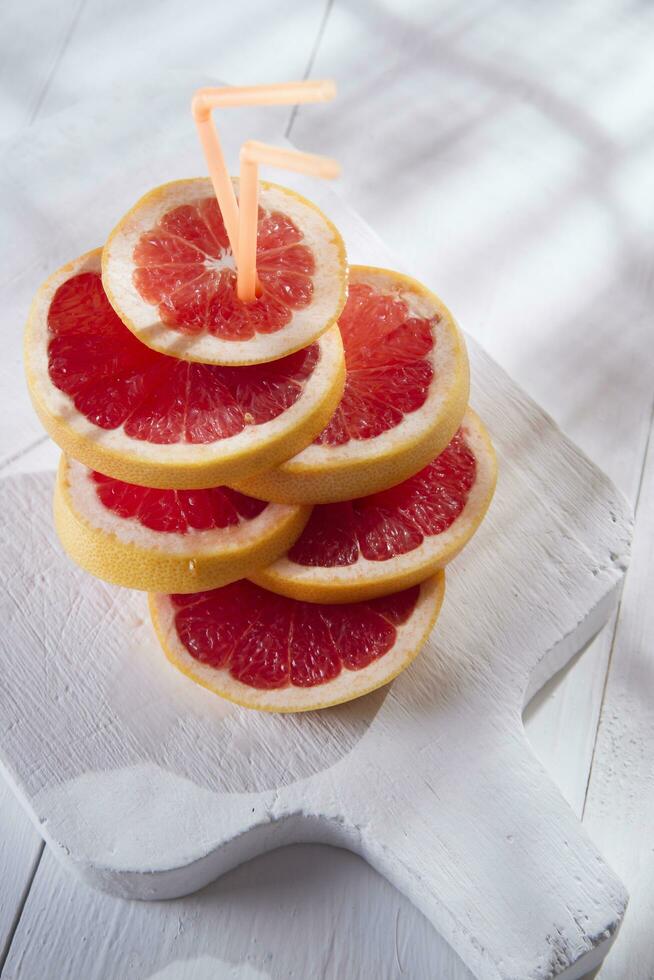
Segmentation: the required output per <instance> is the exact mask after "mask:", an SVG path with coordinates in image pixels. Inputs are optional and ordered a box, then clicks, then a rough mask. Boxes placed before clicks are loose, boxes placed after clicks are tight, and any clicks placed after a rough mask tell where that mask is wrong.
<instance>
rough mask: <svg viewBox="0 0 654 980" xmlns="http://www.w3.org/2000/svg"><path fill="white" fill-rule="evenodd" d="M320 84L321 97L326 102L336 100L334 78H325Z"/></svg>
mask: <svg viewBox="0 0 654 980" xmlns="http://www.w3.org/2000/svg"><path fill="white" fill-rule="evenodd" d="M319 84H320V95H321V97H322V99H323V100H324V101H325V102H330V101H331V100H332V99H334V98H336V82H335V81H334V79H333V78H323V79H322V81H321V82H320V83H319Z"/></svg>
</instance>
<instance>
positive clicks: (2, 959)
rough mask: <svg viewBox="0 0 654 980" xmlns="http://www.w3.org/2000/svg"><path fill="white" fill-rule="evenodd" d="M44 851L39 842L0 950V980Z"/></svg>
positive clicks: (43, 846)
mask: <svg viewBox="0 0 654 980" xmlns="http://www.w3.org/2000/svg"><path fill="white" fill-rule="evenodd" d="M44 850H45V842H44V841H41V843H40V845H39V852H38V854H37V856H36V859H35V861H34V864H33V866H32V869H31V872H30V875H29V877H28V880H27V882H26V883H25V887H24V888H23V891H22V893H21V896H20V901H19V902H18V906H17V908H16V912H15V913H14V918H13V921H12V923H11V928H10V929H9V932H8V933H7V939H6V942H5V946H4V949H1V950H0V980H1V978H2V976H3V973H4V968H5V964H6V962H7V959H8V957H9V952H10V950H11V947H12V944H13V941H14V937H15V935H16V930H17V929H18V925H19V923H20V920H21V919H22V917H23V911H24V910H25V906H26V904H27V899H28V898H29V894H30V891H31V890H32V885H33V884H34V879H35V877H36V872H37V871H38V870H39V865H40V864H41V858H42V857H43V852H44Z"/></svg>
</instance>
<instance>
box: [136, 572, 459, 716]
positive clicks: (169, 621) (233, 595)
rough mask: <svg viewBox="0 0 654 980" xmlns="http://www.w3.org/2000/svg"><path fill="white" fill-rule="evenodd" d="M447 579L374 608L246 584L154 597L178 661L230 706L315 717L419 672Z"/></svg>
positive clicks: (167, 644)
mask: <svg viewBox="0 0 654 980" xmlns="http://www.w3.org/2000/svg"><path fill="white" fill-rule="evenodd" d="M444 592H445V574H444V572H437V573H436V575H434V576H433V577H432V578H430V579H428V580H427V581H426V582H423V583H422V584H421V585H417V586H414V587H413V588H411V589H406V590H404V591H403V592H398V593H396V594H395V595H390V596H384V597H383V598H382V599H373V600H371V601H370V602H351V603H349V604H347V605H339V606H330V605H325V606H320V605H317V604H315V603H309V602H296V601H295V600H293V599H285V598H283V597H282V596H278V595H274V594H273V593H272V592H267V591H266V590H265V589H262V588H259V586H257V585H254V584H253V583H252V582H248V581H246V580H244V581H240V582H233V583H232V584H231V585H226V586H225V587H224V588H222V589H213V590H212V591H210V592H199V593H196V594H195V595H151V596H150V612H151V615H152V620H153V623H154V627H155V630H156V632H157V636H158V637H159V641H160V643H161V645H162V647H163V649H164V652H165V654H166V656H167V657H168V659H169V660H170V661H171V662H172V663H173V664H174V665H175V667H177V668H178V669H179V670H181V671H182V672H183V673H185V674H186V675H187V676H188V677H190V678H191V679H192V680H194V681H195V682H196V683H198V684H201V685H202V686H203V687H206V688H208V689H209V690H210V691H213V692H214V694H219V695H220V696H221V697H224V698H227V699H228V700H230V701H235V702H236V703H237V704H242V705H243V706H244V707H246V708H258V709H259V710H260V711H309V710H311V709H313V708H326V707H329V706H330V705H334V704H341V703H342V702H343V701H351V700H352V699H353V698H358V697H361V695H363V694H367V693H368V692H369V691H374V690H375V689H376V688H378V687H381V686H382V685H383V684H387V683H388V682H389V681H391V680H392V679H393V678H394V677H396V676H397V674H399V673H400V671H402V670H404V668H405V667H408V665H409V664H410V663H411V661H412V660H413V659H414V658H415V657H416V655H417V654H418V653H419V651H420V649H421V647H422V645H423V644H424V642H425V641H426V639H427V637H428V635H429V631H430V629H431V627H432V626H433V624H434V621H435V620H436V617H437V616H438V613H439V611H440V608H441V604H442V601H443V595H444Z"/></svg>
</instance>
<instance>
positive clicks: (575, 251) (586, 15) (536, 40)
mask: <svg viewBox="0 0 654 980" xmlns="http://www.w3.org/2000/svg"><path fill="white" fill-rule="evenodd" d="M653 43H654V16H653V12H652V11H651V10H644V9H642V8H639V11H638V12H636V11H635V10H634V11H631V12H627V11H626V9H625V7H624V4H622V3H619V2H608V3H605V4H602V5H585V4H578V5H570V6H569V7H567V8H566V11H565V13H563V12H562V11H561V10H558V9H557V11H556V12H555V11H554V10H553V8H551V7H548V6H547V5H541V6H540V7H538V8H532V7H530V8H529V10H528V11H527V10H526V9H525V8H524V6H522V5H520V4H519V3H514V2H509V3H504V4H500V5H498V4H489V3H487V2H484V0H475V2H473V3H472V4H466V5H464V6H461V5H457V4H454V3H446V4H441V5H439V8H438V11H437V12H436V11H435V10H434V8H433V6H432V5H430V4H423V5H414V6H412V7H411V9H407V6H406V4H404V3H403V2H402V0H389V2H388V3H385V4H384V5H383V8H379V9H378V8H375V10H374V13H373V10H372V8H366V7H362V6H354V7H353V6H352V5H350V4H345V3H339V2H338V0H337V2H336V3H335V5H334V8H333V10H332V13H331V15H330V18H329V21H328V24H327V27H326V30H325V32H324V36H323V39H322V42H321V45H320V49H319V51H318V55H317V58H316V60H315V63H314V68H313V74H314V75H315V76H316V77H320V76H323V75H334V76H336V77H337V78H338V79H339V81H340V91H341V99H340V100H339V102H338V103H337V104H334V105H333V106H332V107H328V108H327V110H326V116H325V119H321V120H320V121H317V120H315V119H314V118H313V117H312V115H311V113H309V112H305V111H304V110H303V109H300V111H299V113H298V116H297V119H296V122H295V126H294V130H293V139H294V141H295V142H297V143H298V144H299V145H301V146H303V147H306V148H307V149H311V150H314V151H319V152H323V153H329V154H331V155H334V156H336V157H338V158H339V159H340V160H341V162H342V164H343V180H342V187H343V192H344V193H345V195H346V197H347V198H348V200H350V201H352V202H353V203H356V207H357V209H358V210H359V211H360V213H361V214H362V216H363V217H364V218H365V219H366V220H367V221H368V222H369V223H370V224H371V225H372V227H373V228H374V229H375V230H376V231H377V232H378V233H379V234H380V236H381V237H382V238H383V239H384V241H385V242H387V243H388V244H389V246H390V247H391V248H392V249H393V250H394V251H395V252H396V253H397V254H399V255H401V256H402V260H403V263H404V266H405V267H406V268H408V269H410V270H411V271H412V272H413V274H414V275H417V276H418V277H419V278H423V279H424V280H425V281H427V282H429V283H430V284H431V285H432V286H433V287H434V288H435V289H436V290H437V291H438V292H439V293H440V295H442V296H443V298H444V299H445V301H446V302H447V303H448V304H449V305H450V307H451V308H452V309H453V310H454V311H455V313H456V315H457V317H458V318H459V320H460V322H461V323H462V325H463V326H464V327H465V328H466V329H467V330H468V331H469V332H470V333H471V334H472V335H473V336H474V337H476V338H477V339H479V340H480V341H481V342H482V343H483V344H484V346H485V347H486V348H487V349H488V351H489V353H491V354H492V355H493V356H494V357H495V358H496V359H497V360H498V362H499V363H500V364H502V365H503V366H504V367H506V368H507V370H508V371H509V372H510V373H511V375H512V376H513V377H515V378H517V379H518V381H519V382H520V383H521V384H522V385H523V386H524V387H525V389H526V390H527V391H529V392H530V393H532V394H533V395H534V397H536V398H537V400H538V401H539V402H540V403H541V404H542V405H543V406H544V408H545V409H546V410H547V411H549V412H550V413H551V414H552V415H553V417H554V418H555V419H556V421H557V422H558V423H559V424H560V425H561V427H562V428H563V430H564V431H565V432H567V433H568V434H569V435H570V436H571V437H572V438H573V439H574V440H575V441H576V442H577V443H578V444H579V445H580V446H581V447H582V448H583V449H585V450H586V451H587V452H588V453H589V455H590V456H591V458H592V459H594V460H595V461H596V462H597V463H598V464H599V465H600V466H601V467H602V468H603V469H605V471H606V472H607V473H608V475H609V476H611V477H612V479H613V480H614V481H615V482H616V483H617V485H618V486H619V487H620V488H621V489H622V490H623V491H624V492H625V493H626V495H627V496H628V498H629V499H630V500H631V501H632V502H633V501H634V500H635V496H636V491H637V487H638V479H639V475H640V469H641V465H642V458H643V452H644V447H645V443H646V439H647V433H648V426H649V407H650V396H651V391H652V386H653V385H654V365H653V364H652V359H651V358H650V359H649V361H646V362H644V361H643V344H644V342H645V337H646V336H647V333H648V330H649V329H650V327H649V324H650V322H651V309H652V304H653V303H654V276H652V273H651V270H652V262H651V248H650V242H651V227H652V206H651V201H652V195H651V188H650V178H651V173H652V172H653V171H654V141H652V140H651V139H648V138H647V135H646V134H647V127H646V125H645V120H647V119H649V118H651V116H652V113H653V112H654V60H653V59H652V58H651V57H650V52H651V48H652V44H653ZM618 64H619V65H620V66H621V69H620V71H619V72H616V70H615V66H616V65H618ZM391 79H392V81H391ZM591 79H592V80H593V81H591ZM634 93H637V95H635V96H634ZM609 649H610V636H609V634H608V633H607V634H605V635H603V636H602V637H600V638H598V640H597V641H596V642H595V643H593V644H592V645H591V646H590V648H589V649H588V650H587V652H586V653H585V655H584V656H583V657H581V658H579V659H578V660H577V661H576V662H575V663H574V664H573V665H572V666H571V668H570V669H569V670H568V671H566V673H565V674H564V675H563V676H561V677H559V678H557V679H556V680H555V681H553V682H552V684H551V685H549V686H548V687H547V689H546V690H544V691H543V692H541V695H540V697H539V699H538V701H537V702H536V703H535V704H534V705H533V706H531V707H530V708H529V709H528V710H527V712H526V717H525V721H526V726H527V732H528V735H529V737H530V740H531V741H532V744H533V746H534V748H535V750H536V752H537V754H538V756H539V757H540V758H541V759H542V760H543V762H544V763H545V765H546V766H547V768H548V770H549V771H550V772H551V773H552V775H553V776H554V778H555V779H556V781H557V783H558V785H559V786H560V788H561V790H562V792H563V793H564V795H565V797H566V799H568V800H569V802H570V803H571V805H572V806H573V807H574V809H575V811H576V812H577V813H578V814H580V813H581V808H582V805H583V799H584V793H585V788H586V783H587V779H588V772H589V768H590V761H591V756H592V749H593V744H594V733H595V731H596V728H597V722H598V718H599V708H600V703H601V697H602V691H603V686H604V676H605V672H606V667H607V663H608V656H609ZM562 747H565V751H562Z"/></svg>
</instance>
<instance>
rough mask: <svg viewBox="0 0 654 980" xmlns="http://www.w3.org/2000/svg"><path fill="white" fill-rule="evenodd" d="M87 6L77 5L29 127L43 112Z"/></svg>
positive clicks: (32, 114) (82, 3)
mask: <svg viewBox="0 0 654 980" xmlns="http://www.w3.org/2000/svg"><path fill="white" fill-rule="evenodd" d="M85 4H86V0H80V2H79V3H78V5H77V10H76V11H75V13H74V14H73V17H72V19H71V22H70V24H69V26H68V30H67V31H66V34H65V36H64V39H63V42H62V44H61V47H60V49H59V52H58V53H57V56H56V57H55V60H54V62H53V64H52V68H51V69H50V71H49V72H48V77H47V78H46V80H45V82H44V83H43V88H42V89H41V92H40V95H39V97H38V98H37V100H36V103H35V105H34V108H33V109H32V112H31V114H30V118H29V122H28V126H31V125H32V123H33V122H34V121H35V120H36V118H37V116H38V114H39V112H40V111H41V106H42V105H43V102H44V100H45V97H46V95H47V94H48V91H49V89H50V86H51V85H52V80H53V78H54V77H55V75H56V74H57V70H58V68H59V65H60V64H61V59H62V58H63V56H64V55H65V53H66V50H67V49H68V45H69V44H70V40H71V38H72V36H73V34H74V33H75V28H76V27H77V24H78V23H79V19H80V16H81V14H82V10H83V9H84V6H85Z"/></svg>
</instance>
